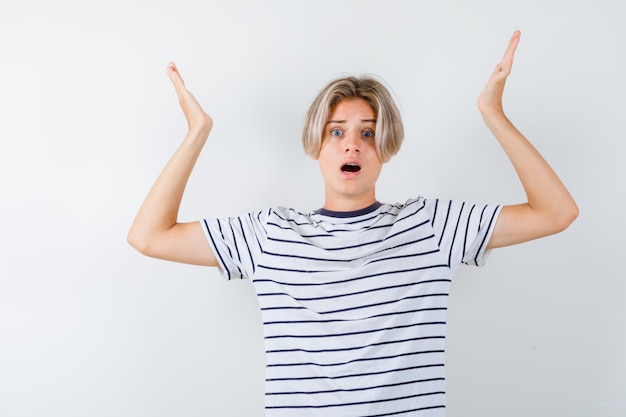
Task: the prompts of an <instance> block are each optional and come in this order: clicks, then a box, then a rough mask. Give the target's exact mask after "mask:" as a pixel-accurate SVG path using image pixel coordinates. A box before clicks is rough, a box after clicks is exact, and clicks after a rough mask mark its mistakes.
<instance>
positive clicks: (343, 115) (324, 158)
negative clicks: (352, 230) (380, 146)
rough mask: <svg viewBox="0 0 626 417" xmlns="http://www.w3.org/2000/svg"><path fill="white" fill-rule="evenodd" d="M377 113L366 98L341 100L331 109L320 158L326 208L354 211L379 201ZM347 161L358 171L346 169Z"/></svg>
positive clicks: (380, 166) (379, 162) (379, 163)
mask: <svg viewBox="0 0 626 417" xmlns="http://www.w3.org/2000/svg"><path fill="white" fill-rule="evenodd" d="M375 131H376V114H375V112H374V110H373V109H372V107H371V106H370V105H369V104H368V103H367V102H366V101H365V100H363V99H351V100H342V101H340V102H339V103H338V104H337V105H336V106H335V108H334V109H333V110H332V112H331V114H330V116H329V118H328V122H327V123H326V127H325V129H324V136H323V138H322V145H321V147H320V153H319V156H318V158H317V161H318V163H319V165H320V170H321V172H322V176H323V177H324V190H325V200H326V202H325V203H324V208H325V209H328V210H333V211H353V210H358V209H361V208H364V207H367V206H369V205H371V204H373V203H374V202H375V201H376V180H377V179H378V176H379V175H380V171H381V170H382V167H383V164H382V162H381V160H380V158H379V156H378V152H377V150H376V142H375V141H374V132H375ZM347 163H352V164H358V165H359V166H360V168H361V169H360V170H359V171H358V172H345V171H342V169H341V167H342V166H344V165H345V164H347Z"/></svg>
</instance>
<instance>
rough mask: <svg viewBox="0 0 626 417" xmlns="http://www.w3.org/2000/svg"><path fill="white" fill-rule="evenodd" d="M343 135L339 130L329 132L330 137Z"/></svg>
mask: <svg viewBox="0 0 626 417" xmlns="http://www.w3.org/2000/svg"><path fill="white" fill-rule="evenodd" d="M342 134H343V132H342V131H341V129H331V130H330V135H331V136H341V135H342Z"/></svg>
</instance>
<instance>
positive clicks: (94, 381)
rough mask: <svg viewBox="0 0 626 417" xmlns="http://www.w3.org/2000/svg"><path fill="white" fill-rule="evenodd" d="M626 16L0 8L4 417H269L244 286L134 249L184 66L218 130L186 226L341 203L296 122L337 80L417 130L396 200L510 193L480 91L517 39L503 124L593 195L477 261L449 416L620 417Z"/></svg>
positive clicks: (271, 4) (295, 7) (533, 8)
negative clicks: (390, 98)
mask: <svg viewBox="0 0 626 417" xmlns="http://www.w3.org/2000/svg"><path fill="white" fill-rule="evenodd" d="M623 8H624V6H623V4H622V3H621V2H619V1H618V0H615V1H611V0H581V1H566V0H557V1H535V0H533V1H510V0H505V1H502V0H481V1H472V2H468V1H462V0H451V1H440V2H439V1H429V2H425V1H408V0H407V1H374V0H359V1H330V0H321V1H320V0H316V1H310V0H307V1H287V0H272V1H252V0H246V1H200V0H194V1H184V0H183V1H180V0H177V1H170V2H165V1H147V0H146V1H136V2H131V1H121V0H107V1H98V2H88V1H69V0H65V1H34V0H25V1H19V2H18V1H9V0H3V1H2V3H0V85H1V87H0V141H1V146H0V198H1V204H0V220H1V222H2V226H1V229H0V416H3V417H13V416H23V417H30V416H55V417H56V416H59V417H60V416H63V417H71V416H81V417H84V416H94V417H97V416H121V417H123V416H150V417H155V416H156V417H159V416H209V415H210V416H261V415H262V412H263V411H262V410H263V379H264V374H263V373H264V369H263V366H264V362H263V361H264V354H263V343H262V331H261V325H260V314H259V312H258V305H257V301H256V299H255V295H254V291H253V288H252V286H251V285H250V282H249V281H247V280H245V281H239V282H226V281H224V280H222V279H221V277H220V275H219V273H218V271H217V270H214V269H206V268H200V267H193V266H186V265H179V264H171V263H167V262H163V261H159V260H154V259H150V258H146V257H143V256H141V255H140V254H138V253H137V252H136V251H134V250H133V249H132V248H131V247H130V246H129V245H128V244H127V243H126V233H127V231H128V227H129V226H130V223H131V221H132V219H133V217H134V215H135V213H136V211H137V209H138V207H139V205H140V204H141V202H142V200H143V198H144V196H145V194H146V193H147V191H148V189H149V187H150V185H151V184H152V181H153V180H154V179H155V178H156V176H157V174H158V173H159V171H160V169H161V168H162V166H163V165H164V164H165V162H166V161H167V159H168V158H169V156H170V155H171V154H172V153H173V151H174V150H175V149H176V147H177V145H178V144H179V143H180V140H181V139H182V137H183V136H184V133H185V122H184V119H183V117H182V114H181V112H180V111H179V109H178V104H177V101H176V98H175V95H174V92H173V89H172V88H171V85H170V84H169V80H168V79H167V77H166V74H165V66H166V64H167V62H168V61H170V60H173V61H175V62H176V63H177V64H178V65H179V67H180V69H181V72H182V74H183V76H184V78H185V80H186V82H187V85H188V87H189V88H190V89H191V90H192V91H193V92H194V94H195V95H196V96H197V98H198V99H199V100H200V102H201V103H203V105H204V107H205V108H206V110H207V111H208V112H209V113H210V114H211V115H212V116H213V118H214V120H215V128H214V130H213V132H212V134H211V137H210V139H209V143H208V144H207V146H206V148H205V150H204V152H203V154H202V155H201V157H200V160H199V162H198V165H197V167H196V170H195V171H194V174H193V176H192V178H191V180H190V183H189V186H188V189H187V193H186V195H185V198H184V201H183V206H182V208H181V219H182V220H195V219H200V218H202V217H205V216H223V215H238V214H243V213H245V212H247V211H251V210H257V209H264V208H266V207H267V206H269V205H285V206H291V207H294V208H297V209H300V210H309V209H315V208H317V207H319V206H320V205H321V204H322V203H323V194H322V182H321V179H320V175H319V172H318V168H317V166H316V163H315V162H314V161H312V160H310V159H309V158H308V157H306V156H305V155H304V153H303V152H302V150H301V145H300V129H301V124H302V120H303V116H304V113H305V111H306V109H307V107H308V104H309V103H310V101H311V100H312V99H313V97H314V96H315V94H316V93H317V91H318V90H319V89H320V88H321V87H322V86H323V85H324V84H325V83H326V82H327V81H329V80H331V79H333V78H335V77H337V76H339V75H342V74H344V73H353V74H361V73H374V74H377V75H379V76H381V77H382V78H384V79H385V80H386V82H387V83H388V84H389V85H390V86H391V87H392V88H393V91H394V93H395V95H396V97H397V99H398V103H399V105H400V107H401V110H402V112H403V115H404V119H405V124H406V134H407V135H406V136H407V137H406V140H405V144H404V146H403V149H402V151H401V152H400V154H399V155H398V156H397V157H396V158H395V159H394V160H392V161H391V162H390V163H389V164H388V165H387V166H386V167H385V169H384V170H383V174H382V177H381V179H380V181H379V187H378V197H379V199H380V200H382V201H388V202H395V201H404V200H406V199H407V198H409V197H414V196H417V195H425V196H436V197H442V198H455V199H464V200H469V201H473V202H496V203H516V202H520V201H521V200H522V199H523V198H524V196H523V192H522V190H521V187H520V186H519V184H518V182H517V180H516V177H515V175H514V173H513V170H512V168H511V167H510V165H509V164H508V161H507V160H506V158H505V156H504V154H503V153H502V151H501V150H500V148H499V147H498V145H497V143H496V141H495V140H494V139H493V138H492V137H491V136H490V134H489V132H488V131H487V129H486V128H485V127H484V125H483V124H482V121H481V119H480V116H479V114H478V111H477V110H476V105H475V102H476V98H477V97H478V94H479V92H480V90H481V89H482V87H483V85H484V83H485V81H486V80H487V77H488V75H489V74H490V73H491V71H492V69H493V67H494V65H495V64H496V63H497V62H498V61H499V59H500V57H501V56H502V53H503V51H504V48H505V47H506V44H507V41H508V39H509V36H510V35H511V33H512V32H513V30H514V29H518V28H519V29H521V30H522V42H521V44H520V46H519V49H518V54H517V56H516V61H515V66H514V70H513V75H512V76H511V78H510V79H509V82H508V84H507V90H506V92H505V94H506V97H505V109H506V111H507V113H508V115H509V117H510V118H511V119H512V120H513V121H514V122H515V123H516V125H517V126H518V127H519V128H520V129H521V130H522V131H523V132H524V133H525V134H526V135H527V136H528V137H529V138H530V139H531V141H532V142H533V143H534V144H535V145H536V146H537V148H539V150H540V151H541V152H542V153H543V154H544V156H545V157H546V158H547V159H548V161H550V162H551V164H552V165H553V167H554V168H555V170H556V171H557V172H558V173H559V175H560V176H561V178H562V179H563V181H564V182H565V183H566V184H567V185H568V187H569V188H570V190H571V192H572V194H573V195H574V196H575V198H576V200H577V202H578V203H579V206H580V211H581V214H580V217H579V218H578V220H577V221H576V222H575V223H574V224H573V225H572V226H571V228H569V229H568V230H567V231H565V232H564V233H562V234H560V235H557V236H553V237H549V238H546V239H542V240H540V241H535V242H530V243H527V244H524V245H520V246H517V247H512V248H507V249H500V250H497V251H495V252H494V253H492V255H491V258H490V262H489V264H488V265H487V266H486V267H485V268H475V269H472V268H469V267H465V268H461V270H460V271H459V273H458V274H457V276H456V277H455V282H454V284H453V290H452V296H451V299H450V312H449V313H450V314H449V325H448V335H449V339H448V353H447V361H448V367H447V375H448V377H447V391H448V415H449V416H450V417H473V416H480V417H488V416H494V417H495V416H498V417H500V416H511V417H526V416H530V415H533V416H571V417H574V416H605V417H608V416H615V417H623V416H626V400H625V398H626V396H625V395H624V393H625V389H624V388H625V386H626V359H625V356H626V352H625V347H626V334H625V328H626V327H625V325H624V318H625V317H626V306H625V304H624V302H623V298H624V294H625V292H626V291H625V289H624V288H625V284H624V278H625V275H626V274H625V273H624V270H623V267H622V262H621V260H622V258H621V257H622V256H623V251H624V249H625V245H624V242H623V236H624V233H625V232H626V226H625V222H624V216H623V209H624V205H625V199H624V186H623V181H624V178H626V176H625V174H626V172H625V169H624V164H623V159H624V155H625V154H626V145H625V144H624V132H623V130H624V127H623V126H624V124H623V123H624V113H625V110H626V101H625V98H624V97H625V93H626V89H625V82H624V76H623V73H624V56H623V51H624V44H625V41H626V36H625V35H624V32H623V27H622V23H623V16H624V11H623Z"/></svg>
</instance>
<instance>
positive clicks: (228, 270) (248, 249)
mask: <svg viewBox="0 0 626 417" xmlns="http://www.w3.org/2000/svg"><path fill="white" fill-rule="evenodd" d="M266 218H267V213H266V212H256V213H249V214H247V215H244V216H241V217H227V218H207V219H204V220H202V221H201V223H202V226H203V229H204V233H205V235H206V238H207V240H208V242H209V245H210V246H211V249H212V250H213V253H214V254H215V257H216V258H217V261H218V263H219V269H220V271H221V273H222V275H223V276H224V278H226V279H229V280H230V279H243V278H251V277H252V276H253V275H254V273H255V271H256V265H257V264H258V259H259V256H260V254H261V253H262V252H263V249H262V248H263V242H264V241H265V238H266V236H267V233H266V228H265V226H264V223H265V219H266Z"/></svg>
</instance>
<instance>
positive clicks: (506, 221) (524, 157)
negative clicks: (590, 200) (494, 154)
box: [478, 31, 578, 248]
mask: <svg viewBox="0 0 626 417" xmlns="http://www.w3.org/2000/svg"><path fill="white" fill-rule="evenodd" d="M519 41H520V32H519V31H516V32H515V33H514V34H513V36H512V37H511V40H510V42H509V45H508V48H507V50H506V52H505V53H504V57H503V58H502V61H501V62H500V63H499V64H498V65H496V68H495V70H494V72H493V73H492V74H491V77H490V78H489V81H488V82H487V85H486V86H485V88H484V90H483V92H482V93H481V95H480V97H479V99H478V109H479V110H480V113H481V115H482V117H483V120H484V121H485V123H486V125H487V127H489V129H490V130H491V132H492V133H493V135H494V136H495V137H496V139H497V140H498V142H499V143H500V145H501V146H502V149H503V150H504V152H505V153H506V155H507V156H508V157H509V159H510V160H511V163H512V164H513V167H514V168H515V171H516V173H517V175H518V177H519V179H520V181H521V183H522V186H523V187H524V191H525V192H526V197H527V199H528V201H527V202H526V203H523V204H517V205H509V206H505V207H503V208H502V212H501V213H500V217H499V218H498V222H497V223H496V226H495V229H494V232H493V234H492V236H491V239H490V241H489V244H488V247H489V248H497V247H502V246H508V245H514V244H517V243H522V242H526V241H529V240H532V239H537V238H540V237H544V236H548V235H551V234H554V233H558V232H561V231H563V230H564V229H566V228H567V227H568V226H569V225H570V224H571V223H572V222H573V221H574V219H576V217H577V216H578V207H577V205H576V202H575V201H574V199H573V198H572V196H571V195H570V193H569V191H568V190H567V188H565V186H564V185H563V183H562V182H561V180H560V179H559V177H558V176H557V175H556V173H555V172H554V171H553V170H552V168H551V167H550V165H548V163H547V162H546V160H545V159H543V157H542V156H541V155H540V154H539V152H537V150H536V149H535V148H534V147H533V145H532V144H531V143H530V142H529V141H528V140H527V139H526V138H525V137H524V136H523V135H522V134H521V133H520V132H519V131H518V130H517V129H516V128H515V126H513V124H512V123H511V122H510V121H509V120H508V118H507V117H506V116H505V115H504V110H503V108H502V94H503V92H504V85H505V83H506V79H507V77H508V76H509V74H510V73H511V68H512V66H513V57H514V55H515V50H516V49H517V45H518V44H519Z"/></svg>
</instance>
